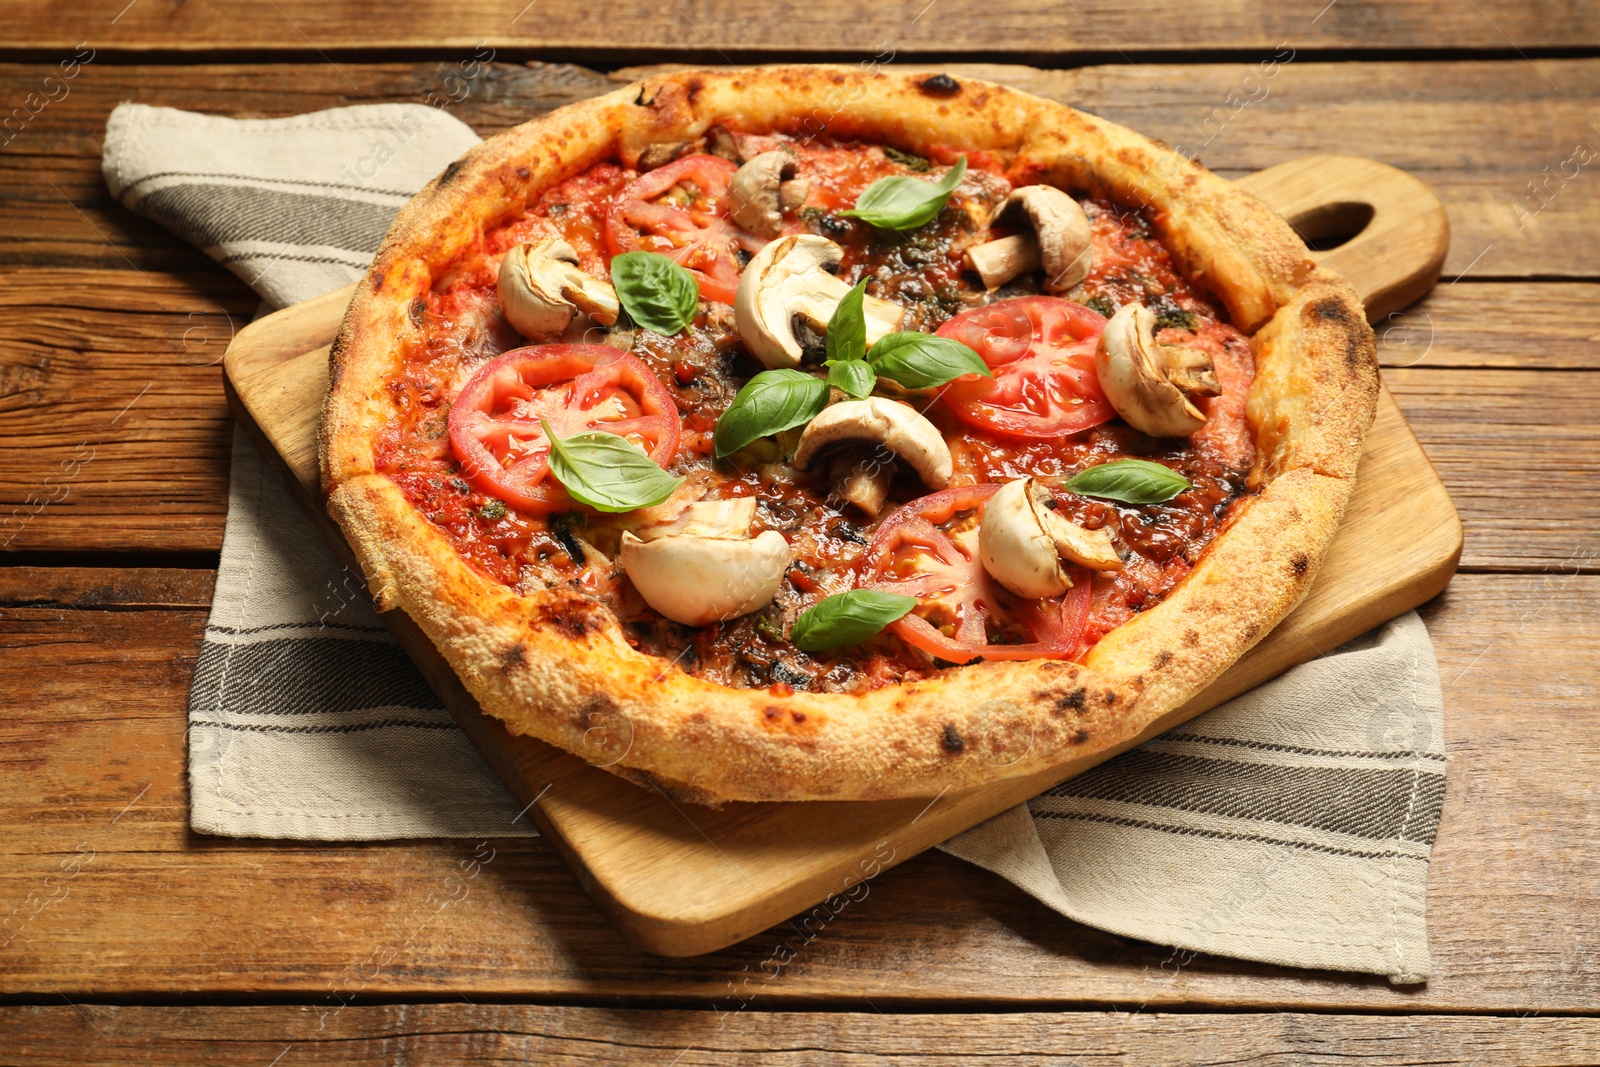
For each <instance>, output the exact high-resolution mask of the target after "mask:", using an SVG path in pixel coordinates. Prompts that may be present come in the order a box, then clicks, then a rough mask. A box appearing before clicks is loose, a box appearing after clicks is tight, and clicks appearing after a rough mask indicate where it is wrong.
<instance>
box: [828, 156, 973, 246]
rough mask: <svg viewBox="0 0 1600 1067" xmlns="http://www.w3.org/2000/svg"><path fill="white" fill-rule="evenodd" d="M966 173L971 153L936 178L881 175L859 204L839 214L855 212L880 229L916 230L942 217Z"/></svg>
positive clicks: (858, 200)
mask: <svg viewBox="0 0 1600 1067" xmlns="http://www.w3.org/2000/svg"><path fill="white" fill-rule="evenodd" d="M966 173H967V157H966V156H962V157H961V158H960V159H959V160H957V161H956V165H955V166H953V167H951V168H950V169H949V170H947V171H945V173H944V177H942V178H940V179H939V180H938V181H936V182H928V181H923V180H922V179H921V178H912V177H908V176H906V175H904V174H901V175H897V176H896V177H893V178H879V179H878V180H877V181H875V182H873V183H872V184H871V185H869V186H867V189H866V192H864V193H862V194H861V196H860V197H858V198H857V199H856V206H855V207H853V208H851V209H850V210H848V211H841V212H839V214H841V215H853V216H855V217H856V218H858V219H860V220H862V221H863V222H866V223H868V224H870V225H872V226H876V227H878V228H879V229H880V230H914V229H916V228H917V227H918V226H923V225H926V224H927V223H929V222H932V221H933V220H934V219H936V218H938V217H939V212H941V211H943V210H944V205H945V203H946V201H948V200H949V199H950V194H951V193H952V192H954V191H955V188H956V186H957V185H959V184H960V183H961V179H962V177H964V176H965V175H966Z"/></svg>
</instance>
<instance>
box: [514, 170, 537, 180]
mask: <svg viewBox="0 0 1600 1067" xmlns="http://www.w3.org/2000/svg"><path fill="white" fill-rule="evenodd" d="M517 177H519V178H521V179H522V180H523V181H527V180H528V179H529V178H531V177H533V171H532V170H531V169H529V168H528V167H518V168H517Z"/></svg>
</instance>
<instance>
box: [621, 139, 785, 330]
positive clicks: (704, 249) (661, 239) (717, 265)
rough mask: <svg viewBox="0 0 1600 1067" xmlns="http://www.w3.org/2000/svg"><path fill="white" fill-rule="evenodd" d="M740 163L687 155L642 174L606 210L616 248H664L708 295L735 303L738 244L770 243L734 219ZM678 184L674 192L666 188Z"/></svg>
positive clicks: (748, 247)
mask: <svg viewBox="0 0 1600 1067" xmlns="http://www.w3.org/2000/svg"><path fill="white" fill-rule="evenodd" d="M738 170H739V168H738V166H737V165H736V164H734V163H733V162H731V161H729V160H726V159H723V158H722V157H721V156H706V155H700V156H684V157H683V158H682V159H676V160H673V161H672V162H671V163H668V164H667V165H666V166H664V167H657V168H656V169H655V170H652V171H650V172H648V173H646V174H642V175H640V176H639V177H638V178H637V179H635V180H634V181H633V182H632V183H630V184H629V185H628V186H626V187H625V188H623V189H622V190H621V191H619V192H618V193H617V197H616V199H615V200H614V201H613V202H612V205H611V211H610V213H609V214H608V215H607V216H606V245H607V247H609V248H610V249H611V254H612V255H614V256H619V255H621V254H622V253H624V252H637V251H644V252H660V253H661V254H662V255H665V256H670V257H671V258H672V259H673V260H674V261H675V262H677V264H678V265H679V266H682V267H687V268H688V269H689V271H690V272H691V273H692V274H694V276H695V280H696V281H698V282H699V283H700V295H701V296H703V297H705V298H706V299H707V300H720V301H722V302H723V303H724V304H731V303H733V294H734V291H735V290H736V289H737V288H738V287H739V268H740V263H739V259H738V256H737V254H736V253H737V250H738V249H740V248H743V249H744V250H745V251H747V252H759V251H760V250H761V248H762V247H763V246H764V245H765V244H766V242H765V241H763V240H762V239H761V238H759V237H756V236H755V235H754V234H749V233H746V232H745V231H743V230H741V229H739V227H737V226H735V225H734V224H733V223H732V222H731V221H729V219H728V182H729V181H731V180H732V179H733V176H734V174H736V173H737V172H738ZM674 187H676V188H677V190H678V191H677V193H676V194H675V195H674V196H672V197H670V198H669V197H667V196H666V195H665V194H667V193H668V192H671V191H672V190H673V188H674Z"/></svg>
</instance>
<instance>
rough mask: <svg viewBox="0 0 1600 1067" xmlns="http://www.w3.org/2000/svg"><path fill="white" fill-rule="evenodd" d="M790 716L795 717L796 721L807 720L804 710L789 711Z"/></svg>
mask: <svg viewBox="0 0 1600 1067" xmlns="http://www.w3.org/2000/svg"><path fill="white" fill-rule="evenodd" d="M789 718H791V719H793V720H794V721H795V722H805V721H806V713H805V712H803V711H791V712H789Z"/></svg>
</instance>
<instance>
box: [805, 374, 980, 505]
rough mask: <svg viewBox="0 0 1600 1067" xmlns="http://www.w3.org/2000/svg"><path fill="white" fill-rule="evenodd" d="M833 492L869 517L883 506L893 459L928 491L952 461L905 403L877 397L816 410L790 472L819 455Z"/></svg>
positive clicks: (945, 478) (946, 475)
mask: <svg viewBox="0 0 1600 1067" xmlns="http://www.w3.org/2000/svg"><path fill="white" fill-rule="evenodd" d="M824 456H825V457H826V458H827V460H828V467H827V474H828V479H829V481H830V482H831V483H832V484H833V486H834V495H835V496H836V497H838V498H840V499H842V500H844V501H845V502H847V503H849V504H851V505H853V506H855V507H856V508H858V509H859V510H860V511H862V512H863V513H865V514H866V515H868V516H871V517H875V516H876V515H877V514H878V512H879V511H881V510H882V509H883V502H884V499H885V498H886V497H887V496H888V494H889V483H890V481H891V480H892V479H893V478H894V472H895V465H896V462H897V461H898V462H902V463H905V464H906V465H907V466H909V467H910V468H911V469H912V470H914V471H916V472H917V477H919V478H921V479H922V483H923V484H924V485H926V486H927V487H928V488H929V489H943V488H944V487H945V486H947V485H949V484H950V475H951V474H952V473H953V472H954V470H955V462H954V461H953V460H952V459H951V457H950V446H949V445H946V444H945V442H944V437H943V435H941V434H940V433H939V430H938V429H937V428H936V427H935V426H934V425H933V423H931V422H929V421H928V420H927V419H926V418H924V417H923V416H922V415H921V414H920V413H919V412H918V411H917V410H916V409H915V408H913V407H912V406H911V405H909V404H902V403H900V402H898V401H895V400H887V399H885V398H883V397H880V396H873V397H868V398H867V399H865V400H847V401H845V402H844V403H842V404H834V405H832V406H831V407H826V408H823V409H822V414H820V415H818V416H817V417H816V418H814V419H812V420H811V422H810V423H809V424H808V425H807V426H806V428H805V430H804V431H803V432H802V433H801V434H800V443H799V444H798V445H797V446H796V447H795V453H794V467H795V469H796V470H802V471H805V470H811V469H812V468H813V467H815V466H817V464H818V462H819V460H821V459H822V458H823V457H824Z"/></svg>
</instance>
